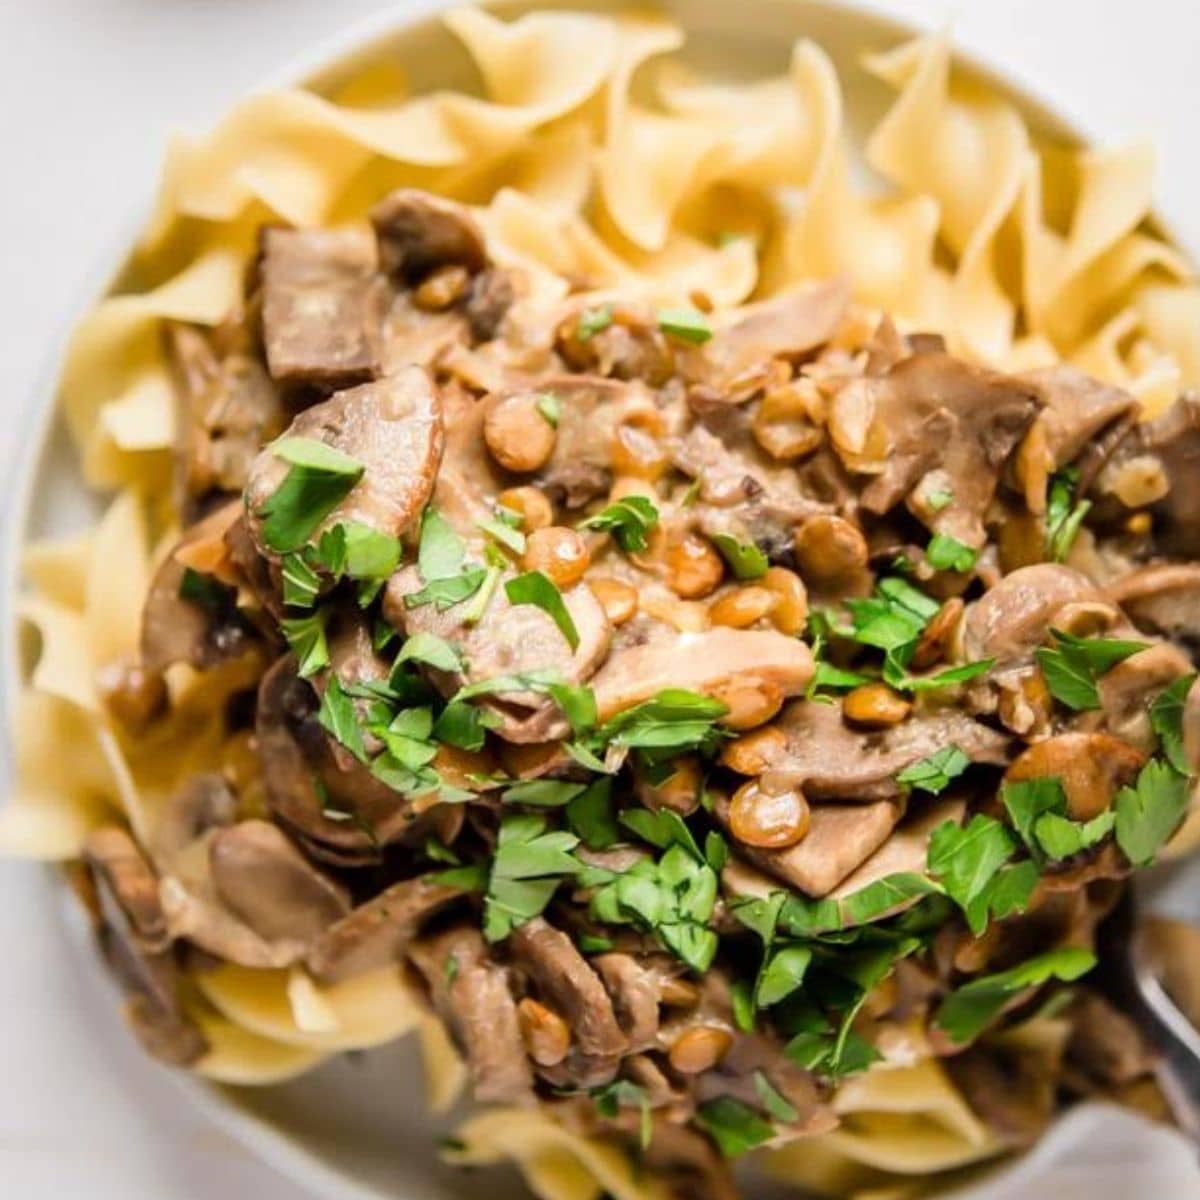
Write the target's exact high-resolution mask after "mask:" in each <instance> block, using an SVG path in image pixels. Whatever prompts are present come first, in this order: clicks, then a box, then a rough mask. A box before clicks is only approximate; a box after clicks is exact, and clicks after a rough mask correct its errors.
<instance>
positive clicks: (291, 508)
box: [258, 437, 366, 554]
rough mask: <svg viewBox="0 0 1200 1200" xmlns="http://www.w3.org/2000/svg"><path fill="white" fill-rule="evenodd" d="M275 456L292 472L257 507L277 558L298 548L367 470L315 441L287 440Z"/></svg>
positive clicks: (267, 542) (273, 446)
mask: <svg viewBox="0 0 1200 1200" xmlns="http://www.w3.org/2000/svg"><path fill="white" fill-rule="evenodd" d="M270 450H271V452H272V453H273V454H274V455H275V456H276V457H277V458H281V459H283V460H284V461H285V462H288V463H291V468H290V469H289V471H288V473H287V474H286V475H285V476H284V479H283V482H282V483H281V484H280V485H279V487H278V488H277V489H276V491H275V492H274V493H273V494H272V495H271V496H269V497H268V498H267V500H266V501H265V503H264V504H263V505H262V506H261V507H260V508H259V510H258V516H259V517H261V518H262V529H261V534H262V539H263V542H264V543H265V545H266V546H267V548H268V549H270V550H274V551H275V552H276V553H278V554H287V553H290V552H291V551H293V550H299V549H300V548H301V547H302V546H303V545H304V544H305V543H306V542H307V541H308V539H309V537H310V536H311V535H312V533H313V531H314V530H315V529H316V528H317V526H318V525H320V524H321V522H322V521H323V520H324V519H325V518H326V517H327V516H329V514H330V513H331V512H333V510H334V509H335V508H336V507H337V506H338V505H339V504H340V503H341V501H342V500H343V499H344V498H345V497H346V495H347V494H348V493H349V492H350V491H351V489H352V488H353V487H354V485H355V484H356V483H358V481H359V480H360V479H361V478H362V476H363V472H364V471H365V470H366V468H365V466H364V465H363V464H362V463H360V462H358V461H356V460H355V459H353V458H351V457H350V456H349V455H347V454H343V453H342V452H341V451H340V450H335V449H334V448H333V447H332V446H327V445H326V444H325V443H324V442H320V441H317V440H316V439H314V438H304V437H284V438H280V439H279V440H278V441H275V442H272V443H271V445H270Z"/></svg>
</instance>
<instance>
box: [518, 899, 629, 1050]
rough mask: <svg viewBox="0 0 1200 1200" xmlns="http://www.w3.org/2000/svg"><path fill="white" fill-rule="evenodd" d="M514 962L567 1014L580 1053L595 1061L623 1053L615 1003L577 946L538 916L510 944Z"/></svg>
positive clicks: (624, 1047)
mask: <svg viewBox="0 0 1200 1200" xmlns="http://www.w3.org/2000/svg"><path fill="white" fill-rule="evenodd" d="M509 946H510V948H511V950H512V955H513V961H514V962H515V963H516V964H517V966H519V967H520V968H521V969H522V970H524V971H525V972H527V973H528V974H529V976H530V977H531V978H532V980H533V982H534V984H535V985H536V987H537V989H538V991H539V992H540V993H542V995H544V996H545V997H546V999H547V1000H548V1001H549V1003H550V1004H551V1005H552V1007H554V1008H555V1009H557V1010H558V1011H559V1012H561V1013H563V1014H564V1015H565V1016H566V1017H567V1019H568V1021H569V1023H570V1026H571V1031H572V1034H573V1035H574V1040H575V1043H576V1045H577V1046H578V1048H579V1050H580V1051H581V1052H582V1053H583V1054H585V1055H590V1056H594V1057H597V1058H604V1057H608V1056H611V1055H617V1054H622V1053H624V1051H625V1050H626V1049H627V1041H626V1038H625V1034H624V1033H622V1032H621V1027H620V1025H618V1024H617V1018H616V1014H615V1013H614V1012H613V1002H612V1000H611V998H610V997H609V995H608V992H607V991H606V990H605V988H604V984H603V983H601V981H600V977H599V976H598V975H597V974H596V972H595V971H593V970H592V968H591V966H590V965H589V964H588V961H587V959H585V958H584V957H583V955H582V954H580V953H579V951H578V950H577V949H576V948H575V944H574V942H572V941H571V939H570V938H569V937H568V936H567V935H566V934H565V933H562V932H561V931H560V930H557V929H555V928H554V927H553V926H552V925H551V924H550V923H549V922H548V921H546V920H544V919H543V918H541V917H535V918H534V919H533V920H532V921H527V922H526V923H525V924H524V925H522V926H521V927H520V928H519V929H517V930H515V931H514V932H513V934H512V937H511V938H510V939H509Z"/></svg>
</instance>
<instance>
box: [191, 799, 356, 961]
mask: <svg viewBox="0 0 1200 1200" xmlns="http://www.w3.org/2000/svg"><path fill="white" fill-rule="evenodd" d="M208 861H209V868H210V870H211V871H212V881H213V886H214V887H215V888H216V891H217V895H218V896H219V897H220V898H221V901H222V902H223V903H224V904H225V905H226V906H227V907H228V908H229V909H230V910H231V911H232V912H234V913H235V914H236V915H237V916H238V917H240V918H241V919H242V920H243V921H245V923H246V924H247V925H249V926H250V928H251V929H253V930H254V931H255V933H258V934H260V935H261V936H262V937H264V938H266V939H268V940H271V941H273V940H275V939H277V938H284V937H292V938H299V939H300V940H302V941H305V942H308V941H311V940H313V939H315V938H316V937H317V936H318V935H319V934H320V933H322V932H323V931H324V930H325V929H327V928H328V927H329V926H330V925H332V924H333V923H334V922H335V921H337V920H339V919H340V918H342V917H344V916H345V915H346V914H347V913H348V912H349V911H350V901H349V898H348V897H347V895H346V893H345V891H344V889H343V888H341V887H339V886H338V885H337V884H336V883H334V882H333V880H332V879H330V878H328V877H327V876H325V875H323V874H321V872H320V871H318V870H317V869H316V868H315V867H314V866H313V865H312V864H311V863H310V862H309V861H308V859H306V858H305V857H304V855H303V854H301V853H300V851H299V850H297V849H296V847H295V846H293V845H292V843H291V842H290V841H288V839H287V836H286V835H285V834H284V833H283V831H282V830H281V829H279V828H278V827H277V826H275V825H272V824H271V823H270V822H269V821H240V822H239V823H238V824H237V825H234V826H232V827H230V828H229V829H224V830H222V831H221V832H219V833H217V834H216V835H215V836H214V837H213V838H212V840H211V841H210V842H209V844H208Z"/></svg>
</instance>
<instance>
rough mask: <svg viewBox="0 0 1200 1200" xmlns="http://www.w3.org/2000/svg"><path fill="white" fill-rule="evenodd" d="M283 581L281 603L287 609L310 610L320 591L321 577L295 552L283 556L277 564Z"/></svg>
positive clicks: (300, 554)
mask: <svg viewBox="0 0 1200 1200" xmlns="http://www.w3.org/2000/svg"><path fill="white" fill-rule="evenodd" d="M279 571H280V576H281V577H282V580H283V602H284V604H285V605H286V606H287V607H288V608H312V606H313V605H314V604H315V603H316V599H317V596H318V595H319V593H320V591H321V576H320V575H318V574H317V572H316V571H315V570H314V569H313V568H312V567H311V566H310V565H309V563H308V561H307V560H306V559H305V558H304V555H303V554H302V553H301V552H299V551H296V552H294V553H292V554H285V555H284V556H283V558H282V560H281V561H280V564H279Z"/></svg>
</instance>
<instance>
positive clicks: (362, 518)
mask: <svg viewBox="0 0 1200 1200" xmlns="http://www.w3.org/2000/svg"><path fill="white" fill-rule="evenodd" d="M288 435H289V436H291V437H302V438H312V439H315V440H317V441H320V442H324V443H325V444H326V445H327V446H331V447H333V449H335V450H340V451H341V452H342V453H343V454H346V455H349V456H350V457H351V458H353V459H355V460H356V461H357V462H359V463H361V464H362V465H363V467H364V468H365V469H364V471H363V475H362V478H361V479H360V480H359V481H358V483H357V484H355V486H354V487H353V488H352V489H351V490H350V492H349V494H348V495H347V496H346V498H345V499H344V500H342V502H341V503H340V504H338V506H337V507H336V508H335V509H334V510H333V512H332V513H331V514H330V515H329V516H328V517H327V518H326V519H325V521H324V522H323V524H322V526H321V528H329V527H330V526H332V525H334V524H337V523H339V522H344V521H359V522H361V523H362V524H364V525H367V526H369V527H370V528H371V529H374V530H375V531H376V532H377V533H383V534H387V535H388V536H389V537H399V536H400V535H401V534H403V533H404V532H405V531H406V530H407V529H408V528H409V527H410V526H411V525H412V523H413V522H414V521H415V520H416V518H417V517H418V516H419V515H420V512H421V510H422V509H423V508H424V507H425V505H426V504H427V503H428V501H429V498H430V496H431V495H432V494H433V485H434V481H435V479H436V477H437V471H438V464H439V463H440V462H441V459H442V442H443V426H442V402H441V397H440V396H439V394H438V391H437V389H436V388H435V387H434V385H433V382H432V380H431V379H430V378H429V375H428V374H427V373H426V372H425V371H424V370H423V369H422V368H420V367H408V368H404V369H402V370H400V371H398V372H397V373H396V374H394V375H389V376H388V377H387V378H386V379H380V380H378V381H376V382H375V383H366V384H363V385H362V386H361V387H356V388H350V389H349V390H348V391H344V392H338V393H337V394H336V395H334V396H332V397H330V398H329V399H328V400H326V401H325V402H324V403H322V404H315V405H313V406H312V407H311V408H308V409H306V410H305V411H304V412H302V413H301V414H300V415H299V416H298V417H297V418H296V419H295V420H294V421H293V422H292V424H291V427H290V428H289V429H288ZM289 469H290V468H289V464H288V463H287V462H285V461H284V460H283V459H281V458H279V457H278V456H277V455H276V454H275V453H274V452H273V451H272V450H271V448H270V447H267V448H266V449H265V450H263V452H262V453H261V454H260V455H259V456H258V458H257V459H255V462H254V467H253V468H252V470H251V472H250V481H249V483H248V485H247V487H246V514H247V517H248V518H249V526H250V531H251V533H252V534H253V536H254V539H255V542H256V544H257V545H258V548H259V550H260V552H262V553H263V554H266V555H270V554H271V553H272V552H273V551H272V547H270V546H267V545H266V544H265V543H264V542H263V536H262V519H261V517H260V515H259V514H260V510H261V509H262V506H263V505H264V504H265V503H266V502H267V500H269V499H270V498H271V497H272V496H273V495H274V494H275V493H276V491H278V489H279V487H280V486H281V485H282V483H283V481H284V479H285V478H286V476H287V474H288V471H289Z"/></svg>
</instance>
